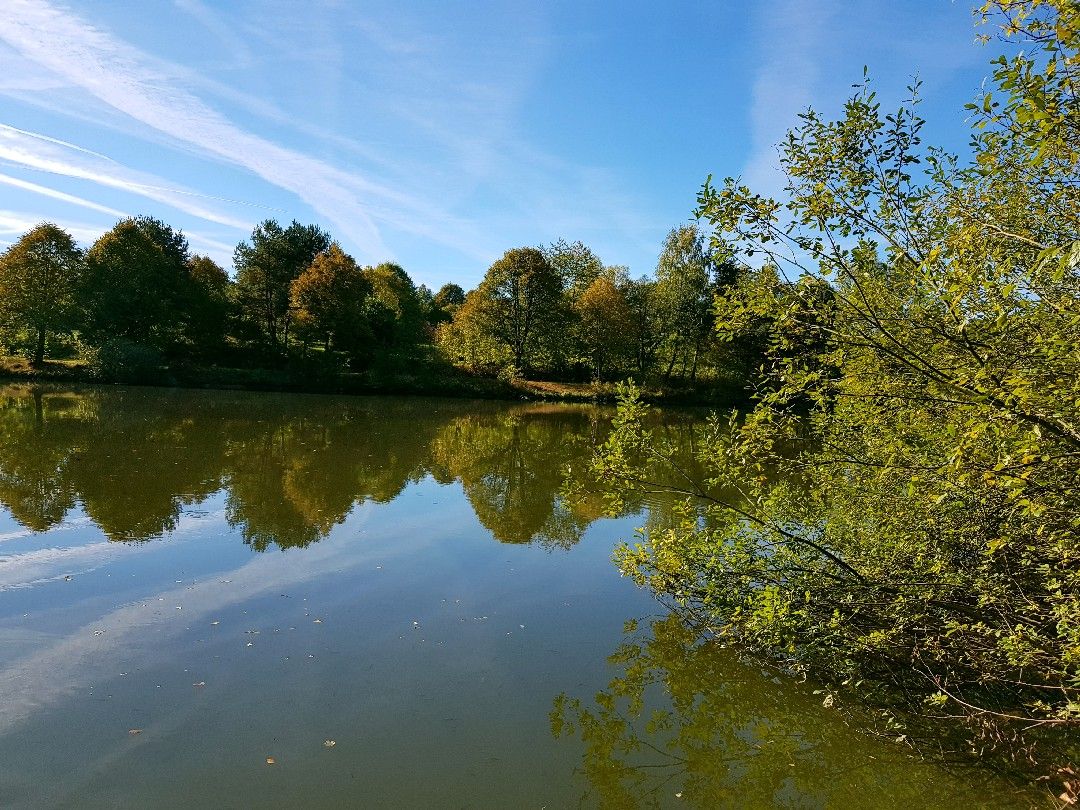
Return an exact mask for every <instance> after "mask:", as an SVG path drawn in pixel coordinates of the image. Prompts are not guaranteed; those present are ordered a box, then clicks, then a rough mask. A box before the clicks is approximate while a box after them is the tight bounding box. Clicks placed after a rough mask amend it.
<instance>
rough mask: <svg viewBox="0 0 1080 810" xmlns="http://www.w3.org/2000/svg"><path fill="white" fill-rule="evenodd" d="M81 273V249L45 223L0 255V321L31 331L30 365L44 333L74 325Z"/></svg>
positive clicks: (40, 356) (37, 360)
mask: <svg viewBox="0 0 1080 810" xmlns="http://www.w3.org/2000/svg"><path fill="white" fill-rule="evenodd" d="M82 272H83V254H82V251H81V250H79V248H78V247H77V246H76V244H75V242H74V240H73V239H72V238H71V235H70V234H68V233H67V232H66V231H64V230H62V229H61V228H58V227H57V226H55V225H53V224H52V223H50V222H43V223H41V224H40V225H38V226H37V227H35V228H33V229H31V230H29V231H27V232H26V233H25V234H23V236H22V237H21V238H20V239H19V241H18V242H16V243H15V244H14V245H12V246H11V247H10V248H8V249H7V250H6V251H5V252H4V254H3V255H2V256H0V320H2V321H6V322H8V323H11V324H13V325H15V326H19V327H23V328H26V329H29V330H31V331H33V332H34V338H35V340H34V353H33V362H34V364H35V365H40V364H41V363H42V362H43V361H44V359H45V339H46V336H47V335H48V333H50V332H67V331H70V330H72V329H73V328H75V327H76V325H77V323H78V298H77V294H78V288H79V283H80V278H81V276H82Z"/></svg>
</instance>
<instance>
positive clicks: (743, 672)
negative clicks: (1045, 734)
mask: <svg viewBox="0 0 1080 810" xmlns="http://www.w3.org/2000/svg"><path fill="white" fill-rule="evenodd" d="M608 660H609V663H610V664H611V665H612V666H613V667H614V668H615V669H616V671H617V675H616V676H615V677H614V678H613V679H612V681H611V682H610V683H609V685H608V687H607V688H606V689H604V690H603V691H601V692H600V693H598V694H597V695H596V696H595V697H594V699H593V700H591V701H589V700H583V699H581V698H577V697H572V696H568V695H565V694H563V695H559V696H558V697H557V698H556V699H555V705H554V708H553V710H552V712H551V729H552V734H553V735H554V736H555V737H567V738H577V739H579V740H580V743H581V745H582V747H583V753H582V760H581V767H580V773H581V774H582V775H583V777H584V778H585V781H586V782H587V785H588V787H587V792H586V795H585V796H584V797H582V804H583V805H593V804H599V805H600V806H601V807H605V808H620V809H621V808H638V807H658V806H679V807H700V808H719V807H738V808H744V807H763V808H764V807H883V806H888V807H902V806H911V807H932V806H941V807H944V806H952V805H953V804H954V801H955V805H956V806H960V805H966V804H967V803H968V801H969V799H970V786H969V785H967V784H965V782H966V780H970V779H972V778H974V776H975V774H974V773H973V772H972V771H970V770H968V771H966V772H957V773H952V772H950V771H946V770H942V769H941V768H940V766H937V765H932V764H929V763H923V762H920V761H918V760H915V759H914V758H913V757H911V756H909V754H908V751H907V749H906V748H904V747H902V746H900V745H896V744H892V743H889V742H887V741H885V740H882V739H879V738H876V737H870V736H868V735H867V734H866V733H864V732H861V731H858V730H857V729H856V728H855V727H854V724H853V725H850V726H849V725H848V722H847V719H846V717H845V715H844V714H841V713H840V711H839V710H838V709H837V708H826V706H825V705H823V702H822V697H821V695H820V694H815V692H814V690H813V688H812V687H811V686H810V685H807V684H796V683H793V682H791V681H790V680H788V679H781V678H778V677H776V676H774V675H772V674H771V673H769V672H768V671H766V670H763V669H761V668H759V667H757V666H755V665H753V664H751V663H749V662H747V661H745V660H743V659H742V658H741V657H740V656H739V654H738V653H737V652H736V651H735V650H733V649H731V648H730V647H725V646H724V645H723V644H721V643H719V642H718V641H717V640H716V639H714V638H707V637H703V636H702V634H701V633H700V632H699V631H697V630H695V629H694V628H693V627H692V626H691V624H690V623H689V622H687V621H685V620H684V619H683V617H681V616H680V615H679V614H678V613H675V612H673V613H669V614H668V615H666V616H665V617H664V618H662V619H657V620H654V621H652V622H650V623H648V624H647V625H640V626H639V624H638V622H636V621H630V622H627V625H626V639H625V641H624V643H623V644H622V645H620V647H619V648H618V649H617V650H616V651H615V653H614V654H612V655H611V656H610V658H609V659H608ZM826 702H828V703H831V701H826ZM851 711H852V712H855V711H857V710H854V709H853V710H851ZM856 720H857V718H856ZM862 720H863V723H860V724H859V725H861V726H865V725H872V724H871V723H867V722H866V721H867V718H865V717H864V718H862ZM883 765H884V766H885V767H882V766H883ZM977 776H978V778H979V779H980V780H983V781H986V780H987V779H988V777H987V775H986V774H985V773H979V774H977ZM990 781H991V782H993V781H994V780H993V779H991V780H990ZM994 787H995V785H991V786H990V788H991V789H988V790H986V791H985V792H984V795H985V796H987V797H992V796H994V793H995V791H994V790H993V789H992V788H994ZM996 787H997V788H998V793H997V795H998V797H999V798H1000V803H995V802H994V800H993V799H992V798H991V799H988V802H989V803H988V804H986V805H981V806H986V807H1015V806H1017V792H1016V790H1015V788H1013V787H1012V786H1010V785H1008V784H1007V783H1005V782H1004V781H1002V782H1001V783H1000V784H999V785H996ZM1029 798H1030V797H1029Z"/></svg>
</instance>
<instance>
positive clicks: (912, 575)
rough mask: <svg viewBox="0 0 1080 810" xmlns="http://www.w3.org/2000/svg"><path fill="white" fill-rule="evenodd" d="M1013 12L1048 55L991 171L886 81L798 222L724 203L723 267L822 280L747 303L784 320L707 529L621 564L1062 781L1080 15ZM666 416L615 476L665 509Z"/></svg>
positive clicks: (1074, 607) (1078, 292)
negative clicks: (658, 472) (888, 98)
mask: <svg viewBox="0 0 1080 810" xmlns="http://www.w3.org/2000/svg"><path fill="white" fill-rule="evenodd" d="M994 9H997V10H998V11H1000V12H1001V13H1003V14H1004V15H1005V30H1006V33H1007V34H1013V35H1015V34H1025V33H1026V34H1027V35H1028V36H1029V37H1033V38H1034V41H1035V42H1036V44H1037V45H1039V47H1040V48H1042V49H1043V50H1044V51H1045V53H1048V54H1049V57H1044V58H1042V59H1039V60H1034V59H1032V58H1031V57H1028V56H1024V55H1021V56H1019V57H1017V58H1016V59H1014V60H1011V61H1005V62H999V63H997V64H998V65H999V66H1000V69H999V70H998V71H997V73H996V74H995V79H996V82H997V85H996V88H995V90H994V91H992V92H991V96H990V101H989V102H987V103H986V105H984V106H985V108H986V109H988V110H989V111H990V112H988V113H987V116H988V117H986V118H984V119H983V120H981V121H979V122H977V123H978V125H980V126H982V129H981V130H978V132H977V135H976V140H975V149H976V154H975V161H974V162H973V163H972V165H971V166H961V165H960V164H959V161H957V160H956V159H954V158H951V157H950V156H948V155H945V154H944V153H942V152H940V151H937V150H927V149H925V148H923V147H922V145H921V143H920V137H919V133H920V131H921V128H922V121H921V119H920V118H919V117H918V116H917V115H916V114H915V112H914V111H913V106H910V105H909V106H905V107H903V108H901V109H899V110H898V111H896V112H895V113H893V114H890V115H884V114H883V113H882V111H881V108H880V105H879V104H878V102H877V100H876V97H875V95H874V93H873V92H872V91H871V90H870V88H869V86H868V84H864V85H862V86H861V87H860V88H859V90H858V92H857V94H856V95H855V96H854V97H853V98H851V99H850V100H849V101H848V103H847V104H846V105H845V108H844V112H843V115H842V117H841V118H840V119H839V120H836V121H828V120H825V119H823V118H821V117H820V116H819V115H818V114H817V113H815V112H813V111H809V112H807V113H806V114H804V115H803V116H801V123H800V124H799V126H798V127H797V128H796V129H795V130H793V131H792V132H791V133H790V134H789V135H788V137H787V140H786V141H785V143H784V145H783V149H782V164H783V166H784V168H785V170H786V172H787V175H788V180H789V184H788V189H787V191H788V198H787V201H786V202H785V203H783V204H782V203H780V202H777V201H774V200H770V199H766V198H764V197H761V196H760V195H757V194H755V193H753V192H752V191H751V190H750V189H748V188H746V187H745V186H743V185H742V184H740V183H738V182H737V181H734V180H728V181H726V182H725V183H724V184H723V185H721V186H719V187H717V186H714V185H713V184H712V183H711V182H709V183H706V185H705V187H704V188H703V190H702V192H701V195H700V198H699V208H698V212H697V213H698V214H699V215H700V216H701V217H703V218H704V219H705V220H707V221H708V222H709V223H711V224H712V226H713V227H714V228H715V238H714V242H713V245H712V249H713V250H714V251H715V252H716V253H717V254H718V255H720V256H722V257H724V258H725V259H728V260H731V261H740V260H745V261H747V262H749V261H752V260H753V259H754V257H758V258H760V257H763V256H764V257H765V259H766V260H767V262H768V263H770V264H771V265H772V266H773V267H774V268H776V269H777V271H779V272H781V273H787V274H793V275H794V274H801V275H802V276H803V278H802V279H801V280H799V281H797V282H789V281H786V280H782V279H781V278H779V277H777V276H775V275H772V276H770V272H771V271H769V272H767V271H760V272H757V273H755V274H754V275H756V278H751V279H750V281H748V282H746V283H741V284H740V285H738V286H737V287H736V288H735V289H734V290H732V291H731V293H730V294H729V295H727V296H725V297H724V298H723V300H722V301H721V304H720V310H721V311H722V312H723V313H724V318H725V323H724V324H722V325H721V334H723V335H725V336H726V337H727V339H729V340H730V339H731V338H732V337H734V336H737V335H738V334H739V333H740V332H742V333H746V332H747V331H750V332H753V330H755V329H760V327H761V326H762V325H765V326H767V329H768V332H769V335H768V341H769V344H770V346H771V349H770V356H771V357H772V358H773V359H772V360H771V361H770V362H769V363H768V364H767V366H766V367H765V368H763V370H762V373H763V374H764V375H765V377H766V381H767V385H766V386H765V387H764V390H763V393H762V396H761V398H760V400H759V402H758V404H757V405H756V407H755V408H754V409H753V410H752V411H751V412H749V413H747V414H745V415H744V416H742V417H733V418H732V420H731V421H730V422H729V423H728V424H726V425H723V424H721V423H719V422H718V423H716V425H715V429H714V430H713V431H712V432H711V435H710V437H709V438H707V439H706V440H704V441H702V442H701V443H700V444H699V446H698V456H699V459H700V461H701V463H702V464H703V465H705V468H706V472H705V473H704V475H702V476H688V477H687V478H686V479H685V480H684V481H683V483H682V484H681V485H680V488H681V489H682V491H683V492H684V493H685V495H686V496H687V498H688V499H689V501H691V502H693V503H696V504H699V505H700V506H701V508H703V509H704V510H705V512H706V514H707V515H708V520H707V521H705V522H704V523H703V522H702V521H701V520H700V519H699V516H698V513H697V512H695V511H688V512H687V515H686V519H685V521H684V524H683V525H682V526H681V527H679V528H677V529H675V530H665V531H660V532H656V533H651V534H649V535H648V536H647V537H646V538H645V539H644V542H643V543H641V544H640V545H638V546H636V547H633V548H631V547H627V548H624V549H623V551H622V552H621V553H620V564H621V565H622V567H623V569H624V571H626V572H627V573H629V574H631V575H633V576H634V577H635V578H637V579H638V581H640V582H642V583H645V584H648V585H650V586H651V587H653V588H655V589H656V590H658V591H661V592H664V593H668V594H670V595H672V596H674V597H675V598H676V599H677V600H678V601H679V602H680V603H681V604H683V605H684V606H685V607H686V608H688V609H691V610H693V611H694V612H695V613H698V614H700V615H704V616H706V617H708V621H709V624H710V626H711V627H712V628H713V629H714V630H715V631H716V632H718V633H722V634H725V635H727V636H730V637H731V638H734V639H737V640H738V641H739V642H740V643H741V644H743V645H745V648H746V649H749V650H754V651H757V652H758V653H760V654H763V655H767V656H769V657H770V658H771V659H772V660H774V661H777V662H780V663H781V664H783V665H784V666H786V667H787V668H788V669H789V670H791V671H792V672H796V673H806V672H810V673H813V674H814V675H816V676H817V677H820V678H824V679H826V680H828V681H829V682H830V683H833V684H835V685H837V686H838V687H847V688H850V689H853V690H858V691H859V692H860V694H862V695H863V696H867V697H870V698H872V699H874V700H877V701H881V702H883V703H886V704H888V705H890V706H893V707H895V708H898V709H901V710H903V711H905V712H908V713H910V714H909V716H914V715H920V714H921V715H924V716H934V717H938V718H939V719H940V720H941V721H946V720H952V721H956V720H962V721H964V723H965V727H966V728H967V731H968V733H969V735H970V736H971V739H972V740H973V744H976V745H977V746H979V747H982V746H988V747H990V748H993V747H994V746H997V747H998V749H999V750H1000V751H1001V752H1002V753H1003V754H1005V755H1007V756H1008V757H1012V758H1015V759H1016V760H1018V761H1027V762H1029V763H1032V764H1035V763H1037V764H1038V766H1039V767H1041V768H1045V769H1047V770H1053V768H1055V767H1057V766H1059V765H1064V764H1065V763H1067V762H1068V761H1069V760H1070V759H1071V758H1074V757H1075V756H1076V755H1077V754H1076V751H1075V739H1076V738H1075V736H1074V734H1075V729H1076V727H1077V725H1080V710H1078V708H1077V707H1078V706H1080V546H1078V543H1077V531H1078V529H1080V519H1078V518H1077V515H1080V485H1078V482H1080V351H1078V349H1077V347H1080V262H1078V261H1077V257H1078V256H1080V247H1078V244H1077V242H1076V239H1077V234H1078V233H1080V213H1078V212H1080V183H1078V182H1077V152H1076V150H1075V149H1073V147H1072V146H1071V144H1072V143H1073V141H1072V140H1071V139H1072V137H1073V134H1074V133H1075V122H1076V121H1077V120H1080V109H1078V107H1077V102H1076V96H1075V94H1073V93H1072V92H1071V88H1072V87H1074V85H1073V84H1070V83H1065V84H1062V83H1061V81H1060V77H1061V75H1062V71H1065V70H1069V71H1075V68H1076V64H1077V47H1078V39H1077V26H1076V19H1077V17H1076V9H1075V5H1074V4H1069V3H1065V2H1061V3H1051V2H1028V3H1021V2H1009V3H997V4H991V7H990V9H989V10H991V11H993V10H994ZM1017 19H1020V20H1021V21H1023V24H1022V25H1021V26H1020V27H1019V28H1018V27H1017V23H1016V20H1017ZM1040 76H1041V77H1042V78H1041V79H1039V78H1038V77H1040ZM1070 81H1071V80H1070ZM1066 90H1068V92H1066ZM915 91H917V87H916V88H913V93H914V92H915ZM1045 94H1049V95H1045ZM998 96H1000V97H1001V98H1002V100H1001V101H996V100H995V99H997V97H998ZM914 100H917V97H914V98H913V101H914ZM1044 107H1045V108H1046V109H1047V110H1048V111H1049V112H1048V113H1047V117H1046V118H1038V119H1037V122H1035V123H1032V121H1031V119H1030V118H1029V117H1028V113H1025V112H1024V111H1026V110H1027V111H1030V110H1031V109H1042V108H1044ZM1033 127H1034V129H1032V128H1033ZM1048 143H1049V146H1048V145H1047V144H1048ZM641 417H642V410H641V406H640V405H639V404H637V403H636V400H635V399H634V397H633V395H632V392H631V393H630V394H629V395H628V398H627V400H626V402H625V403H624V405H623V408H622V412H621V416H620V419H619V420H618V422H617V424H616V431H615V433H614V434H613V436H612V437H611V439H609V442H608V444H607V445H605V447H604V448H603V451H602V452H601V454H600V456H599V458H598V461H597V466H596V471H597V473H598V474H599V475H600V477H601V478H602V479H604V480H605V481H607V482H608V485H610V486H611V487H613V488H614V490H615V492H616V493H620V492H625V491H640V490H642V489H647V488H648V484H647V483H646V482H644V481H643V477H642V476H641V474H640V472H639V470H640V465H641V464H642V463H644V462H643V459H644V458H646V457H647V456H648V455H649V453H651V452H653V451H654V449H653V448H651V446H650V436H649V433H648V431H646V430H644V428H643V427H642V421H641ZM731 491H736V492H737V493H738V495H737V496H736V497H732V496H731V495H730V494H728V493H730V492H731ZM1071 735H1073V736H1071ZM1070 740H1072V742H1070Z"/></svg>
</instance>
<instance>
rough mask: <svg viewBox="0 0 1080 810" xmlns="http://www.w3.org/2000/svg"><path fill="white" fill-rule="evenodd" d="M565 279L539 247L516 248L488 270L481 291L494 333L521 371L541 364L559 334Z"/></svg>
mask: <svg viewBox="0 0 1080 810" xmlns="http://www.w3.org/2000/svg"><path fill="white" fill-rule="evenodd" d="M562 291H563V284H562V278H561V277H560V275H559V273H558V272H557V271H556V270H555V268H553V267H552V266H551V264H550V263H549V262H548V260H547V259H546V258H545V257H544V254H543V253H541V252H540V251H539V250H537V249H536V248H528V247H524V248H514V249H513V250H508V251H506V253H504V254H503V256H502V258H501V259H499V260H498V261H497V262H495V263H494V264H493V265H491V267H490V268H489V269H488V271H487V274H486V275H485V276H484V280H483V282H481V284H480V288H479V290H478V293H479V296H480V298H482V299H484V300H485V301H486V302H487V303H488V306H487V307H486V308H485V317H486V321H487V328H488V330H489V331H490V334H491V335H492V336H493V337H495V338H496V339H497V340H498V341H500V342H501V343H503V344H505V345H506V346H507V348H508V349H509V350H510V356H511V358H512V361H513V363H514V365H515V366H516V367H518V368H519V369H520V368H525V367H526V366H529V365H533V364H535V363H536V362H537V360H538V359H539V356H540V353H541V350H542V349H544V348H546V347H545V346H544V344H545V343H549V342H550V341H551V340H552V338H553V337H554V336H555V334H556V333H557V332H558V330H559V326H560V324H559V320H560V319H561V318H562Z"/></svg>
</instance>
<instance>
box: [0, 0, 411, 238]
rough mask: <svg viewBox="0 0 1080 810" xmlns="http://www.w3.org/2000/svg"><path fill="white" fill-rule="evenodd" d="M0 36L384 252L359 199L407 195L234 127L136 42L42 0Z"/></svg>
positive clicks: (3, 26) (18, 10) (11, 9)
mask: <svg viewBox="0 0 1080 810" xmlns="http://www.w3.org/2000/svg"><path fill="white" fill-rule="evenodd" d="M0 38H2V39H3V40H5V41H6V42H7V43H8V44H9V45H10V46H11V47H13V48H15V49H16V50H18V51H19V52H20V53H22V54H23V55H24V56H26V57H27V58H29V59H31V60H32V61H34V62H36V63H37V64H39V65H42V66H44V67H46V68H48V69H49V70H51V71H53V72H54V73H56V74H58V75H60V76H62V77H63V78H64V79H66V80H67V81H69V82H70V83H72V84H74V85H77V86H78V87H81V88H82V89H83V90H85V91H86V92H88V93H90V94H92V95H93V96H94V97H96V98H97V99H99V100H100V101H102V102H104V103H105V104H108V105H109V106H111V107H113V108H115V109H117V110H119V111H121V112H123V113H124V114H126V115H128V116H130V117H131V118H133V119H135V120H136V121H139V122H140V123H142V124H145V125H146V126H149V127H151V128H153V129H155V130H157V131H159V132H162V133H165V134H167V135H168V136H170V137H171V138H173V139H175V140H176V141H178V142H179V143H181V144H184V145H187V146H189V147H192V148H194V149H195V150H196V151H197V152H198V153H200V154H203V155H209V156H213V157H215V158H217V159H220V160H223V161H225V162H228V163H231V164H234V165H237V166H240V167H242V168H245V169H247V170H249V171H251V172H253V173H255V174H256V175H258V176H259V177H261V178H263V179H264V180H266V181H268V182H270V183H273V184H274V185H277V186H280V187H281V188H284V189H287V190H289V191H291V192H292V193H294V194H295V195H297V196H298V197H299V198H300V199H302V200H304V201H305V202H306V203H307V204H308V205H310V206H311V207H312V208H313V209H314V210H315V211H317V212H318V213H319V214H320V215H321V216H323V217H324V218H325V219H326V220H327V221H328V222H330V223H332V224H333V225H334V227H336V228H337V229H339V230H340V231H342V232H344V233H346V234H348V235H349V236H350V237H351V239H352V240H353V241H354V242H355V243H357V244H358V245H360V246H361V248H362V249H363V250H364V251H365V252H366V253H369V254H372V255H379V254H381V255H386V254H387V253H388V252H389V250H388V248H387V247H386V246H385V245H384V243H383V240H382V237H381V235H380V233H379V229H378V227H377V226H376V224H375V222H374V219H373V218H372V216H371V215H370V213H369V210H368V205H367V204H365V203H368V202H369V201H371V200H376V201H382V202H383V203H393V204H396V205H401V204H405V205H409V203H410V202H411V201H410V200H408V199H402V195H401V194H400V193H398V192H396V191H394V190H392V189H388V188H384V187H381V186H380V185H379V184H377V183H374V182H372V181H370V180H368V179H367V178H364V177H361V176H359V175H357V174H355V173H347V172H343V171H341V170H339V169H336V168H334V167H333V166H330V165H328V164H325V163H323V162H322V161H319V160H316V159H314V158H311V157H309V156H307V155H304V154H302V153H299V152H296V151H294V150H291V149H288V148H285V147H282V146H279V145H278V144H275V143H273V142H271V141H269V140H267V139H265V138H262V137H260V136H258V135H255V134H253V133H251V132H248V131H246V130H244V129H242V128H240V127H239V126H237V125H235V124H233V123H232V122H231V121H229V120H228V119H226V118H225V117H224V116H223V115H221V114H220V113H218V112H217V111H216V110H214V109H212V108H211V107H210V106H208V105H207V104H206V103H204V102H203V101H202V100H200V99H199V98H198V97H196V96H195V95H194V94H192V93H191V92H189V91H188V90H187V89H185V88H184V87H182V86H180V85H179V84H178V83H177V82H176V81H175V78H174V76H173V75H170V74H169V73H168V72H166V71H163V70H161V69H160V66H159V65H157V64H156V63H155V62H154V61H153V60H151V59H150V58H148V57H147V56H145V55H144V54H143V53H142V52H140V51H139V50H138V49H136V48H134V47H131V46H129V45H127V44H126V43H124V42H122V41H120V40H118V39H116V38H114V37H113V36H111V35H110V34H108V33H107V32H104V31H102V30H100V29H98V28H95V27H94V26H92V25H91V24H89V23H87V22H85V21H84V20H82V19H80V18H79V17H77V16H76V15H74V14H72V13H71V12H69V11H67V10H66V9H63V8H60V7H58V6H54V5H52V4H50V3H48V2H45V1H44V0H13V2H10V3H9V4H8V8H7V10H6V13H5V14H4V15H3V17H2V18H0Z"/></svg>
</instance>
